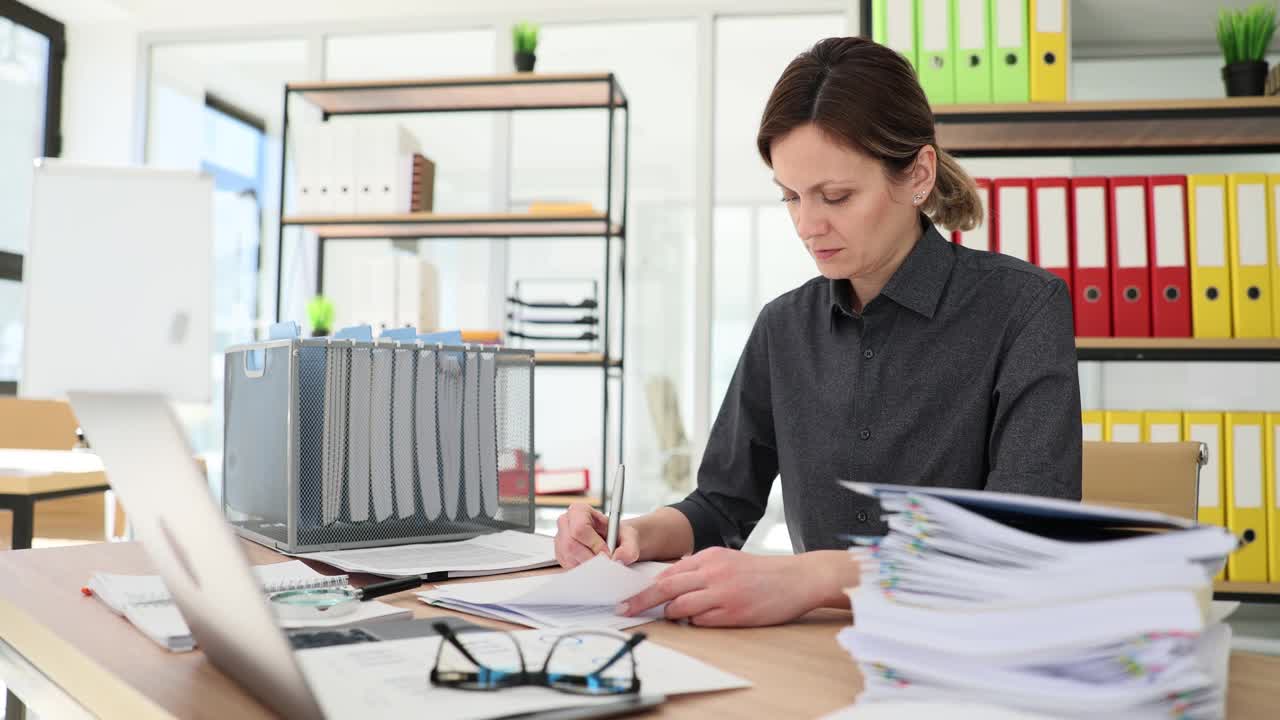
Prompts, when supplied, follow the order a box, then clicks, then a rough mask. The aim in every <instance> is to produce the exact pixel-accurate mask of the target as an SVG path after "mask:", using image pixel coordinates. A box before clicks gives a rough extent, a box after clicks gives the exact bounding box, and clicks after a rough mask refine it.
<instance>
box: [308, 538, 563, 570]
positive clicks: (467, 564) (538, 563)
mask: <svg viewBox="0 0 1280 720" xmlns="http://www.w3.org/2000/svg"><path fill="white" fill-rule="evenodd" d="M295 557H300V558H305V559H307V560H317V561H319V562H322V563H325V564H326V565H332V566H333V567H336V568H338V569H340V570H342V571H344V572H363V573H371V574H373V575H381V576H383V577H407V576H409V575H426V574H427V573H433V572H448V573H449V577H471V576H476V575H496V574H499V573H507V572H517V571H520V570H532V569H534V568H539V567H548V566H551V565H555V564H556V552H555V538H552V537H548V536H546V535H536V534H533V533H525V532H517V531H514V530H505V531H503V532H499V533H492V534H489V535H481V536H479V537H474V538H471V539H470V540H460V541H458V542H440V543H419V544H416V545H393V546H391V547H380V548H367V549H362V550H335V551H332V552H315V553H302V554H298V555H295Z"/></svg>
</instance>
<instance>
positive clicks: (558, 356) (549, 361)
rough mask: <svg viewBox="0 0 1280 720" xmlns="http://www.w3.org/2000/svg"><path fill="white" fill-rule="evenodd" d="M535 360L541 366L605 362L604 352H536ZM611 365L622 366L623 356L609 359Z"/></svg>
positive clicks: (586, 365) (591, 365)
mask: <svg viewBox="0 0 1280 720" xmlns="http://www.w3.org/2000/svg"><path fill="white" fill-rule="evenodd" d="M533 359H534V361H535V362H536V363H537V364H538V366H539V367H599V366H602V365H604V364H605V362H604V353H556V352H539V353H534V355H533ZM609 367H611V368H620V367H622V359H621V358H612V359H610V360H609Z"/></svg>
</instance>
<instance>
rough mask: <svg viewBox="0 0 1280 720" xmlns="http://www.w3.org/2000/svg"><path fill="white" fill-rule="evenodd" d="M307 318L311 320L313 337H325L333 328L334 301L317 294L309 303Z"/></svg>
mask: <svg viewBox="0 0 1280 720" xmlns="http://www.w3.org/2000/svg"><path fill="white" fill-rule="evenodd" d="M307 319H308V320H310V321H311V337H324V336H325V335H328V334H329V333H330V332H331V331H332V330H333V319H334V307H333V301H332V300H330V299H329V298H327V297H325V296H323V295H317V296H315V297H313V298H311V300H310V301H309V302H308V303H307Z"/></svg>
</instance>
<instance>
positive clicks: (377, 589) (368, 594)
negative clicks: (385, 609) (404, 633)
mask: <svg viewBox="0 0 1280 720" xmlns="http://www.w3.org/2000/svg"><path fill="white" fill-rule="evenodd" d="M448 578H449V573H447V572H432V573H427V574H426V575H410V576H409V577H402V578H395V579H393V580H383V581H382V582H376V583H370V584H368V585H365V586H364V587H362V588H357V589H356V592H357V593H359V594H360V599H361V600H372V599H374V598H376V597H382V596H383V595H392V594H394V593H398V592H403V591H405V590H412V589H414V588H416V587H418V586H419V585H421V584H422V583H423V582H432V581H435V580H447V579H448Z"/></svg>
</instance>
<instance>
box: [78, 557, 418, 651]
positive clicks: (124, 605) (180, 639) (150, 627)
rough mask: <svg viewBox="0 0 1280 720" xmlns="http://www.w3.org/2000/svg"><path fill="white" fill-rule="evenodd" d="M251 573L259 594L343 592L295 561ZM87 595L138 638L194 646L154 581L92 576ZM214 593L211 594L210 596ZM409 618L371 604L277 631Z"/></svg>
mask: <svg viewBox="0 0 1280 720" xmlns="http://www.w3.org/2000/svg"><path fill="white" fill-rule="evenodd" d="M253 572H254V574H255V575H257V576H258V579H259V580H260V581H261V582H262V589H263V592H266V593H273V592H281V591H284V590H302V589H309V588H324V587H344V586H346V584H347V576H346V575H321V574H320V573H318V572H316V571H315V570H312V569H311V568H309V567H307V565H306V564H305V563H303V562H301V561H298V560H293V561H290V562H283V563H273V564H270V565H258V566H256V567H254V568H253ZM88 587H89V591H90V592H91V593H92V594H93V596H94V597H96V598H98V599H99V600H101V601H102V603H103V604H104V605H106V606H107V607H108V608H110V609H111V611H112V612H114V613H115V614H117V615H121V616H123V617H124V618H125V619H127V620H128V621H129V622H131V623H133V626H134V627H136V628H137V629H138V630H139V631H140V632H142V634H144V635H146V636H147V637H149V638H151V639H152V640H154V641H155V642H156V643H157V644H159V645H160V646H161V647H164V648H166V649H168V650H170V651H172V652H186V651H189V650H192V649H194V648H195V646H196V641H195V638H193V637H192V636H191V629H190V628H188V627H187V623H186V621H185V620H183V619H182V613H180V612H178V607H177V605H175V604H174V603H173V597H172V596H171V595H170V594H169V590H168V588H166V587H165V585H164V581H163V580H161V579H160V577H159V576H158V575H115V574H112V573H94V574H93V577H91V578H89V586H88ZM214 591H216V590H214ZM411 617H413V612H412V611H410V610H406V609H404V608H398V607H394V606H391V605H387V604H386V603H383V602H378V601H377V600H369V601H365V602H361V603H360V604H359V606H358V608H357V609H356V611H355V612H353V613H349V614H347V615H341V616H338V617H335V618H333V619H331V620H326V619H319V618H316V619H308V620H296V619H283V618H279V619H278V620H279V623H280V627H283V628H288V629H295V628H337V627H349V626H353V625H362V624H365V623H369V622H373V621H377V620H399V619H407V618H411Z"/></svg>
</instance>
